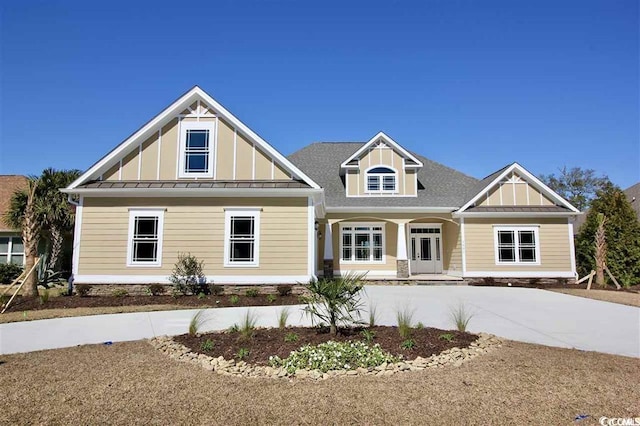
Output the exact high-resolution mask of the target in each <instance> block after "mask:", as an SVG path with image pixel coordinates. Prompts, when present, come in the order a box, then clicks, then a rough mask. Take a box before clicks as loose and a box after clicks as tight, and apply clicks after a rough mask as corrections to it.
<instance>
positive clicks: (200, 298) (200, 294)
mask: <svg viewBox="0 0 640 426" xmlns="http://www.w3.org/2000/svg"><path fill="white" fill-rule="evenodd" d="M197 297H198V300H202V299H205V298H206V297H207V295H206V294H204V293H202V292H201V293H198V296H197Z"/></svg>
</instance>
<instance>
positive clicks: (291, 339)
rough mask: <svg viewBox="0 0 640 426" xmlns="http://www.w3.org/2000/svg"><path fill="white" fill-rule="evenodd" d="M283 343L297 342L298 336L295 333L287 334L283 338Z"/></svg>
mask: <svg viewBox="0 0 640 426" xmlns="http://www.w3.org/2000/svg"><path fill="white" fill-rule="evenodd" d="M284 341H285V342H287V343H288V342H297V341H298V335H297V334H296V333H287V334H286V335H285V336H284Z"/></svg>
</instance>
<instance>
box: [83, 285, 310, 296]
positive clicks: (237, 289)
mask: <svg viewBox="0 0 640 426" xmlns="http://www.w3.org/2000/svg"><path fill="white" fill-rule="evenodd" d="M77 285H90V286H91V289H90V290H89V295H90V296H110V295H112V294H113V292H114V290H125V291H126V292H127V293H128V294H129V295H131V296H146V295H148V294H149V293H148V289H149V285H150V284H82V283H78V284H77ZM214 285H216V286H219V287H221V288H222V293H221V295H230V294H238V295H244V294H246V293H247V290H249V289H256V290H259V291H260V294H278V289H277V287H278V285H276V284H268V285H267V284H265V285H235V284H229V285H224V284H220V285H218V284H214ZM282 285H288V286H290V287H291V294H294V295H299V294H304V293H305V291H306V290H305V286H303V285H292V284H282ZM163 286H164V287H166V292H165V293H164V295H165V296H169V295H171V289H172V285H171V284H163Z"/></svg>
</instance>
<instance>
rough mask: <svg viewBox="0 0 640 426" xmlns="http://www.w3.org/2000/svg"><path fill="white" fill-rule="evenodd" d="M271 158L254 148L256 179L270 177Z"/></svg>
mask: <svg viewBox="0 0 640 426" xmlns="http://www.w3.org/2000/svg"><path fill="white" fill-rule="evenodd" d="M271 166H272V164H271V159H270V158H268V157H267V156H266V155H265V154H264V153H263V152H262V151H261V150H259V149H257V148H256V179H257V180H263V179H271Z"/></svg>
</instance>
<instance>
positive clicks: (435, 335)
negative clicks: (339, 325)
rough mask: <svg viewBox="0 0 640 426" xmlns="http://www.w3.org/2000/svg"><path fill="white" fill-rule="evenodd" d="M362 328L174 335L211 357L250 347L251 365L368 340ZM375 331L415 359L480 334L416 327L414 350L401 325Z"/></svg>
mask: <svg viewBox="0 0 640 426" xmlns="http://www.w3.org/2000/svg"><path fill="white" fill-rule="evenodd" d="M362 330H363V329H362V328H349V329H342V330H341V331H340V332H339V333H338V335H337V336H332V335H331V334H329V329H328V328H309V327H287V328H285V329H284V330H281V329H278V328H258V329H255V330H254V332H253V336H252V337H251V338H250V339H247V338H244V337H243V336H242V335H241V334H240V333H239V332H234V333H231V332H222V333H208V334H203V335H198V336H190V335H188V334H184V335H181V336H176V337H174V339H175V341H177V342H179V343H182V344H183V345H185V346H186V347H188V348H190V349H191V351H192V352H195V353H201V354H205V355H208V356H211V357H219V356H222V357H224V358H225V359H236V360H237V355H238V351H239V350H240V348H245V349H248V350H249V355H248V356H245V357H244V358H243V359H242V360H243V361H245V362H248V363H251V364H258V365H268V363H269V357H270V356H276V355H277V356H279V357H280V358H286V357H287V356H289V353H290V352H291V351H295V350H296V349H299V348H300V347H302V346H304V345H306V344H312V345H317V344H319V343H324V342H328V341H329V340H333V341H339V342H343V341H348V340H351V341H364V339H363V337H362V335H361V331H362ZM368 330H371V331H373V332H375V337H374V339H373V342H372V343H371V344H375V343H377V344H379V345H380V347H381V348H382V349H384V350H385V351H387V352H389V353H391V354H393V355H402V357H403V358H404V359H405V360H412V359H415V358H416V357H418V356H421V357H423V358H427V357H429V356H431V355H434V354H439V353H440V352H442V351H444V350H447V349H450V348H453V347H458V348H465V347H468V346H469V345H470V344H471V343H472V342H473V341H475V340H476V339H477V338H478V336H476V335H475V334H470V333H462V332H459V331H453V330H439V329H437V328H420V329H413V330H412V333H411V339H412V340H413V341H414V342H415V344H416V345H415V347H414V348H413V349H403V348H402V347H401V344H402V342H403V341H404V340H405V339H403V338H402V337H400V333H399V332H398V328H397V327H383V326H376V327H371V328H368ZM291 333H295V334H297V335H298V340H297V341H296V342H285V336H286V335H290V334H291ZM448 333H449V334H452V335H453V340H452V341H451V342H449V341H447V340H444V339H441V338H440V336H441V335H443V334H448ZM207 340H211V341H212V342H213V349H212V350H210V351H203V350H202V349H201V347H202V344H203V343H204V342H206V341H207Z"/></svg>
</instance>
